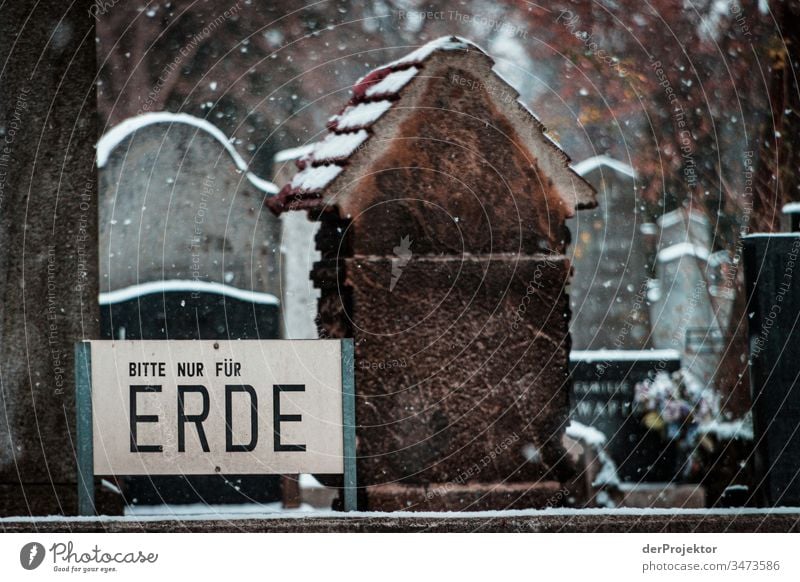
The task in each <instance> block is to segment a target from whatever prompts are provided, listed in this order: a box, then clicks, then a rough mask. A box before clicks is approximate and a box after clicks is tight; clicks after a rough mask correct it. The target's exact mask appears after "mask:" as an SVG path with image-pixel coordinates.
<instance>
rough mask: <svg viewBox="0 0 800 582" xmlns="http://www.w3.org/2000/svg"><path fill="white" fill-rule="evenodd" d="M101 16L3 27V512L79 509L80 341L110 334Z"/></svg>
mask: <svg viewBox="0 0 800 582" xmlns="http://www.w3.org/2000/svg"><path fill="white" fill-rule="evenodd" d="M93 11H94V8H93V3H92V2H90V1H89V0H76V1H75V2H68V3H64V2H59V1H58V0H42V1H40V2H38V3H32V2H15V3H10V4H7V5H5V6H4V7H3V17H2V18H1V19H0V62H2V63H3V68H2V72H1V73H0V75H1V76H0V294H2V295H0V515H25V514H34V515H35V514H49V513H74V512H75V511H76V506H77V503H76V497H77V489H76V485H75V483H76V474H75V450H76V442H75V398H74V382H73V366H74V362H73V344H74V343H75V342H76V341H80V340H81V339H84V338H93V337H97V333H98V329H99V322H98V314H99V311H98V306H97V291H98V281H97V180H96V172H95V168H94V157H95V154H94V144H95V141H96V105H95V85H94V78H95V69H96V64H95V20H94V16H93Z"/></svg>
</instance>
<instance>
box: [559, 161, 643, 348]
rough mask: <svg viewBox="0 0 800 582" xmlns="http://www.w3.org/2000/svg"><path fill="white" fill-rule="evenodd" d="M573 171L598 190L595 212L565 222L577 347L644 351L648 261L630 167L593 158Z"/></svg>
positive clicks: (573, 339)
mask: <svg viewBox="0 0 800 582" xmlns="http://www.w3.org/2000/svg"><path fill="white" fill-rule="evenodd" d="M573 169H574V170H575V171H576V172H577V173H578V174H580V175H581V176H583V177H584V178H586V180H587V181H588V182H589V183H590V184H592V185H593V186H594V187H595V189H596V190H597V192H598V198H599V201H600V204H599V206H598V207H597V208H595V209H593V210H591V211H586V212H581V213H579V214H577V215H576V216H575V217H574V218H571V219H569V220H568V221H567V224H568V226H569V228H570V231H571V232H572V244H571V249H570V251H569V253H568V255H569V257H570V259H571V261H572V265H573V267H574V269H575V274H574V276H573V277H572V281H571V282H570V287H569V295H570V305H571V308H572V325H571V328H570V329H571V336H572V345H573V347H574V348H576V349H581V350H588V349H603V348H605V349H617V350H643V349H646V348H647V347H649V344H650V319H649V312H648V304H647V283H648V280H649V279H650V261H651V260H652V258H653V257H652V256H649V254H648V252H647V251H648V245H647V244H646V242H645V238H646V234H644V233H642V230H641V226H642V225H643V224H644V222H643V218H642V216H641V211H640V210H639V200H638V197H637V195H636V174H635V172H634V170H633V168H632V167H630V166H629V165H627V164H625V163H623V162H621V161H619V160H615V159H613V158H610V157H608V156H595V157H592V158H589V159H587V160H583V161H582V162H580V163H578V164H575V165H574V166H573Z"/></svg>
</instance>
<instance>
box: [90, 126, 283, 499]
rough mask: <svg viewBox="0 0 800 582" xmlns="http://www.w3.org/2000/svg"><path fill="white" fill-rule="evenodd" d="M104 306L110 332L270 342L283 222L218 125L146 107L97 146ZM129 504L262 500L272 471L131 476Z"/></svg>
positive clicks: (272, 483) (275, 491)
mask: <svg viewBox="0 0 800 582" xmlns="http://www.w3.org/2000/svg"><path fill="white" fill-rule="evenodd" d="M98 165H99V166H100V167H101V171H100V194H101V200H100V257H101V259H100V275H101V281H102V284H101V290H102V293H101V295H100V303H101V315H102V337H104V338H107V339H111V338H114V339H221V340H228V339H234V340H235V339H273V338H278V337H281V330H280V325H281V324H280V301H279V297H280V260H279V257H278V256H277V252H278V251H277V249H278V241H279V240H280V222H279V221H278V220H277V219H276V218H275V217H274V216H272V214H271V213H269V212H264V211H263V209H262V208H263V202H264V199H265V197H266V196H267V195H269V194H270V193H274V191H275V188H274V187H273V186H272V184H271V183H269V182H265V181H263V180H261V179H259V178H258V177H257V176H255V175H253V174H252V173H250V172H249V171H248V170H247V168H246V165H245V164H244V162H243V161H242V159H241V158H240V157H239V155H238V153H237V152H236V151H235V150H234V149H233V147H232V146H231V144H230V143H229V142H228V140H227V138H225V137H224V136H223V135H222V134H221V133H220V132H219V130H217V129H216V128H215V127H214V126H212V125H211V124H210V123H208V122H207V121H205V120H201V119H197V118H193V117H190V116H186V115H172V114H149V115H143V116H139V117H136V118H132V119H130V120H127V121H125V122H123V123H122V124H121V125H120V126H117V127H115V128H113V129H111V130H110V131H109V132H107V133H106V135H105V136H104V137H103V139H102V140H101V141H100V144H99V145H98ZM122 492H123V495H124V496H125V498H126V501H127V503H128V504H129V506H130V507H129V511H135V510H136V506H142V505H160V504H191V503H202V504H204V505H205V504H208V505H213V504H220V503H228V504H230V503H237V504H241V503H252V502H257V503H265V502H271V501H276V500H278V499H279V498H280V487H279V478H278V477H276V476H254V475H248V476H242V475H216V476H177V477H172V476H169V477H153V478H144V477H135V478H134V477H131V478H127V479H125V480H124V481H123V486H122Z"/></svg>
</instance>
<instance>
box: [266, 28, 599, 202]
mask: <svg viewBox="0 0 800 582" xmlns="http://www.w3.org/2000/svg"><path fill="white" fill-rule="evenodd" d="M466 50H474V51H475V52H479V53H480V54H482V55H486V52H485V51H484V50H483V49H481V48H480V47H478V46H477V45H476V44H474V43H472V42H470V41H468V40H465V39H463V38H459V37H456V36H446V37H442V38H439V39H436V40H434V41H431V42H429V43H427V44H426V45H424V46H422V47H419V48H418V49H416V50H415V51H413V52H411V53H410V54H408V55H406V56H405V57H403V58H401V59H398V60H396V61H392V62H391V63H388V64H387V65H384V66H382V67H379V68H377V69H375V70H373V71H372V72H370V73H369V74H367V75H365V76H364V77H361V78H360V79H358V81H356V83H355V85H354V86H353V91H352V97H351V99H350V101H349V102H348V104H347V105H346V106H345V107H344V109H343V110H342V111H341V112H340V113H339V114H338V115H334V116H333V117H332V118H331V119H330V120H329V121H328V129H329V131H330V133H329V134H328V136H327V137H326V138H325V139H323V140H322V141H321V142H318V143H317V144H312V147H311V149H310V150H308V151H305V152H303V153H302V155H301V156H300V157H299V158H298V159H297V161H296V164H297V166H298V168H299V169H300V172H298V174H297V175H295V179H293V180H292V181H291V182H290V183H289V184H286V185H285V186H284V187H283V188H282V189H281V191H280V192H279V194H278V196H276V197H274V198H271V199H269V200H267V201H266V203H267V206H269V208H270V210H272V212H274V213H275V214H280V213H281V212H283V211H285V210H288V209H296V210H299V209H307V208H314V207H319V205H320V204H323V202H322V200H321V193H322V190H324V189H325V188H327V187H328V186H329V185H331V184H332V183H333V180H335V179H336V177H337V176H338V175H339V174H340V173H341V171H342V169H343V168H344V167H345V166H346V165H347V163H348V158H349V157H350V156H351V155H352V154H353V153H354V152H355V151H357V150H358V149H359V148H360V147H361V146H362V145H363V144H364V143H365V142H366V141H367V140H368V139H369V137H370V136H371V135H372V127H373V126H374V125H375V123H376V122H378V120H380V119H381V117H383V115H384V114H386V112H387V111H389V110H390V109H391V108H392V106H393V105H394V103H395V102H397V101H398V100H399V98H400V92H401V91H402V90H403V89H404V88H405V87H406V86H407V85H409V84H410V83H411V82H412V81H413V80H414V78H415V77H416V76H417V74H418V73H419V72H420V70H421V69H422V68H423V67H424V64H425V63H424V62H425V61H426V59H428V58H429V57H430V56H431V55H432V54H433V53H435V52H437V51H466ZM492 72H493V73H494V74H495V75H497V76H498V77H500V76H499V74H498V73H497V71H494V70H493V71H492ZM500 78H501V77H500ZM501 80H502V78H501ZM516 103H517V104H518V105H519V106H520V107H522V108H523V109H524V110H526V111H527V112H528V113H529V114H530V115H531V116H532V118H533V120H534V121H535V122H536V124H537V126H539V128H540V129H541V130H542V132H541V134H542V136H543V138H544V139H545V140H549V142H550V143H551V144H552V147H553V152H554V153H556V154H557V156H558V157H559V159H561V158H562V157H563V159H564V160H565V163H564V169H565V170H567V171H569V172H570V174H571V176H570V179H571V180H572V182H571V190H570V192H569V194H568V195H572V196H575V193H574V192H572V190H575V181H576V180H580V182H584V181H583V180H582V179H580V178H579V177H578V176H577V175H575V174H573V173H572V171H571V170H569V168H568V167H567V165H566V162H568V161H569V159H568V158H567V157H566V154H564V152H563V151H562V150H561V147H560V146H559V145H558V143H556V142H555V140H553V139H552V138H551V137H550V136H549V135H547V134H546V133H545V132H544V127H543V126H542V125H541V123H540V122H539V120H538V118H537V117H536V116H535V115H534V114H533V113H532V112H531V111H530V110H529V109H528V108H527V107H526V106H525V104H524V103H522V102H520V101H519V100H517V101H516ZM553 152H550V151H549V150H548V151H547V152H545V154H544V157H545V158H547V161H549V160H550V158H549V157H548V156H550V154H551V153H553ZM537 157H538V152H537ZM285 159H291V158H285V157H281V161H284V160H285ZM276 161H277V159H276ZM329 164H334V165H335V166H337V167H338V168H339V169H338V170H337V169H335V168H334V167H329ZM321 166H326V169H325V170H320V169H319V168H320V167H321ZM586 188H588V189H589V190H591V186H589V185H588V184H586ZM565 195H567V194H565ZM575 197H577V196H575Z"/></svg>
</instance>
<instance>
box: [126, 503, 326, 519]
mask: <svg viewBox="0 0 800 582" xmlns="http://www.w3.org/2000/svg"><path fill="white" fill-rule="evenodd" d="M310 511H314V508H313V507H312V506H310V505H308V504H307V503H303V504H301V505H300V507H298V508H296V509H284V508H283V504H282V503H281V502H280V501H276V502H274V503H241V504H235V505H234V504H231V505H208V504H205V503H188V504H185V505H184V504H181V505H134V506H127V507H126V508H125V515H126V516H130V517H160V518H170V517H176V518H183V517H229V516H232V515H253V514H261V513H266V514H272V513H284V514H292V513H307V512H310Z"/></svg>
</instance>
